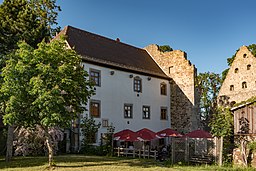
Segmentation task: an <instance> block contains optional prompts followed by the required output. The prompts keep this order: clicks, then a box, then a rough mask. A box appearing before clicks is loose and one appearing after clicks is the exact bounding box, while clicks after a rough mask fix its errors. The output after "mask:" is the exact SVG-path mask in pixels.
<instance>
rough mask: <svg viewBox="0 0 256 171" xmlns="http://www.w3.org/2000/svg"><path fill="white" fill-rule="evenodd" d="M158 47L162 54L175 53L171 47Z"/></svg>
mask: <svg viewBox="0 0 256 171" xmlns="http://www.w3.org/2000/svg"><path fill="white" fill-rule="evenodd" d="M157 47H158V50H160V51H161V52H171V51H173V49H172V48H171V47H170V46H169V45H162V46H159V45H157Z"/></svg>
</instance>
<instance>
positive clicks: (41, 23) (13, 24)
mask: <svg viewBox="0 0 256 171" xmlns="http://www.w3.org/2000/svg"><path fill="white" fill-rule="evenodd" d="M57 11H60V7H59V6H57V5H56V0H4V2H3V4H1V5H0V23H1V24H0V42H1V44H0V54H6V53H8V52H9V51H11V50H13V49H16V48H17V42H18V41H20V40H23V41H25V42H26V43H28V44H29V45H30V46H32V47H34V48H35V47H36V46H37V44H38V43H40V42H41V41H42V40H43V39H45V40H46V41H49V40H50V38H51V36H52V35H53V34H54V32H55V31H57V30H59V28H51V27H52V26H54V25H56V24H57V22H56V20H57Z"/></svg>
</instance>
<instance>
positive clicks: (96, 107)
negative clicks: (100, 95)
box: [90, 100, 100, 118]
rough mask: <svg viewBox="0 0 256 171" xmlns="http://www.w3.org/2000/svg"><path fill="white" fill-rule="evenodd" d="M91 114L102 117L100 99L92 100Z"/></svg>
mask: <svg viewBox="0 0 256 171" xmlns="http://www.w3.org/2000/svg"><path fill="white" fill-rule="evenodd" d="M90 115H91V116H92V117H95V118H99V117H100V101H98V100H91V101H90Z"/></svg>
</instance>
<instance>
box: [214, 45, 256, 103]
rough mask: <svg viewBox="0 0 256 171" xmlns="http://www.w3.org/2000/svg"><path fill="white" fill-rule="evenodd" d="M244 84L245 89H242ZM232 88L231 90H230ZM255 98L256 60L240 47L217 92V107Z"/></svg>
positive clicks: (243, 47)
mask: <svg viewBox="0 0 256 171" xmlns="http://www.w3.org/2000/svg"><path fill="white" fill-rule="evenodd" d="M243 82H246V87H243V85H242V84H243ZM232 86H233V88H232ZM252 96H256V58H255V57H254V56H253V55H252V53H251V52H250V51H249V50H248V48H247V47H246V46H242V47H240V49H239V51H238V52H237V53H236V57H235V59H234V61H233V63H232V65H231V67H230V69H229V72H228V74H227V76H226V78H225V80H224V82H223V84H222V86H221V89H220V92H219V97H218V99H219V101H218V102H219V105H222V104H223V103H224V102H223V101H226V102H225V103H235V102H236V103H239V102H241V101H245V100H247V99H249V98H250V97H252Z"/></svg>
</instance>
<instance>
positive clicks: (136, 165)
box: [0, 155, 254, 171]
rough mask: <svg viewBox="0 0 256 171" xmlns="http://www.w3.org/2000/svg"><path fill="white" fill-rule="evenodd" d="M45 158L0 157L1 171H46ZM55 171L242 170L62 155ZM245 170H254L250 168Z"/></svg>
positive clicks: (147, 160)
mask: <svg viewBox="0 0 256 171" xmlns="http://www.w3.org/2000/svg"><path fill="white" fill-rule="evenodd" d="M47 160H48V158H47V157H14V158H13V160H12V161H11V162H10V163H5V161H4V157H0V170H1V171H36V170H44V171H45V170H47ZM55 163H56V166H55V168H54V170H56V171H71V170H72V171H83V170H86V171H156V170H157V171H193V170H200V171H203V170H205V171H206V170H207V171H208V170H214V171H215V170H223V171H224V170H242V169H239V168H231V167H218V166H214V165H213V166H209V165H201V166H179V165H174V166H171V165H167V164H166V163H162V162H156V161H154V160H152V159H131V158H117V157H99V156H83V155H63V156H56V157H55ZM246 170H254V169H252V168H249V169H246Z"/></svg>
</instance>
